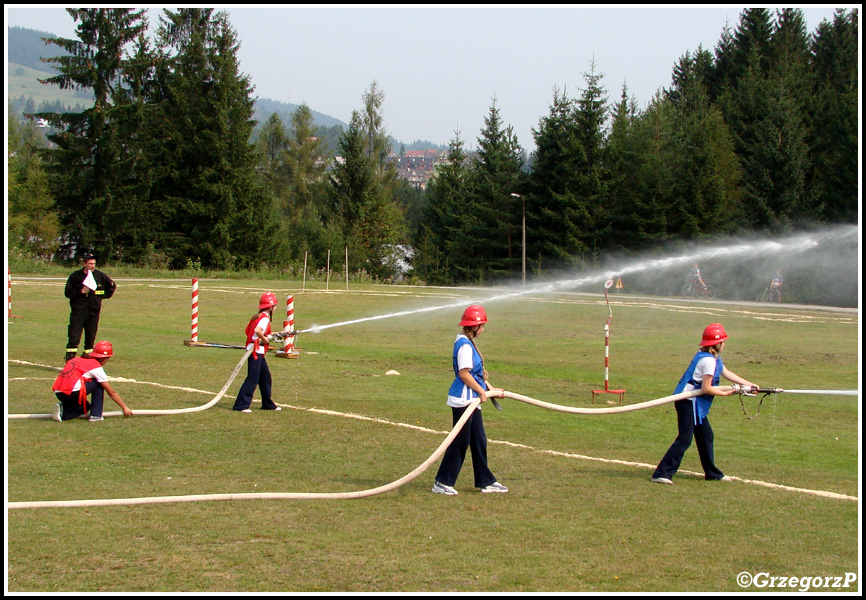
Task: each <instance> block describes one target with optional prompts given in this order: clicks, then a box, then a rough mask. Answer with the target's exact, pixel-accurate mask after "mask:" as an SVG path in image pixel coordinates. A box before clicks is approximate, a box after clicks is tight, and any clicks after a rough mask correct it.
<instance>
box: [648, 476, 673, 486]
mask: <svg viewBox="0 0 866 600" xmlns="http://www.w3.org/2000/svg"><path fill="white" fill-rule="evenodd" d="M650 481H652V482H653V483H664V484H665V485H673V484H674V482H673V481H671V480H670V479H668V478H667V477H653V478H652V479H651V480H650Z"/></svg>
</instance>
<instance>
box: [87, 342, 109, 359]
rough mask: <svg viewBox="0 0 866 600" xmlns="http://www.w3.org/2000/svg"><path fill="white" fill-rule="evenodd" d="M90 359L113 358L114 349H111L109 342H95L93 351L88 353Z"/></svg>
mask: <svg viewBox="0 0 866 600" xmlns="http://www.w3.org/2000/svg"><path fill="white" fill-rule="evenodd" d="M89 356H90V357H91V358H109V357H111V356H114V349H113V348H112V347H111V342H96V345H95V346H94V347H93V350H91V351H90V354H89Z"/></svg>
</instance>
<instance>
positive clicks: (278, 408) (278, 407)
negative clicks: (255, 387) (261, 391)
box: [262, 406, 283, 410]
mask: <svg viewBox="0 0 866 600" xmlns="http://www.w3.org/2000/svg"><path fill="white" fill-rule="evenodd" d="M262 410H283V407H282V406H277V407H276V408H263V409H262Z"/></svg>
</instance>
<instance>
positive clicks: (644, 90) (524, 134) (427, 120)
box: [6, 5, 834, 150]
mask: <svg viewBox="0 0 866 600" xmlns="http://www.w3.org/2000/svg"><path fill="white" fill-rule="evenodd" d="M217 8H219V9H225V10H227V11H228V13H229V15H230V17H229V20H230V22H231V24H232V26H233V27H234V28H235V30H236V31H237V33H238V37H239V39H240V42H241V47H240V51H239V58H240V63H241V70H242V71H243V72H244V73H246V74H248V75H249V76H250V78H251V80H252V83H253V85H254V86H255V95H257V96H258V97H261V98H271V99H273V100H280V101H283V102H292V103H295V104H300V103H302V102H305V103H306V104H307V105H308V106H309V107H310V108H311V109H312V110H315V111H318V112H321V113H324V114H327V115H330V116H333V117H336V118H338V119H340V120H342V121H344V122H348V121H349V119H350V117H351V113H352V110H355V109H361V108H362V95H363V94H364V92H365V90H367V89H368V88H369V87H370V84H371V83H372V82H373V81H376V82H377V83H378V85H379V88H380V89H381V90H382V91H383V92H384V93H385V103H384V108H383V113H384V119H385V124H386V129H387V131H388V133H389V134H391V135H393V136H394V137H395V138H396V139H397V140H399V141H401V142H404V143H406V144H409V143H411V142H412V141H414V140H416V139H422V140H429V141H431V142H434V143H437V144H447V143H448V142H449V141H450V140H451V139H452V138H453V137H454V134H455V131H458V130H459V131H460V136H461V138H462V139H463V140H464V141H465V143H466V146H467V147H468V148H474V147H476V146H477V142H476V140H477V138H478V136H479V133H480V131H481V130H482V129H483V128H484V118H485V117H486V116H487V114H488V113H489V109H490V106H491V104H492V102H493V98H494V97H495V98H496V102H497V106H498V107H499V110H500V115H501V117H502V119H503V122H504V123H505V125H511V126H513V127H514V132H515V133H516V134H517V137H518V140H519V141H520V144H521V145H522V146H523V147H524V148H527V149H528V150H532V149H533V148H534V146H535V144H534V140H533V137H532V128H533V127H537V126H538V122H539V119H540V118H541V117H543V116H545V115H547V114H548V111H549V107H550V104H551V102H552V99H553V90H554V88H559V89H560V90H562V89H565V90H566V91H567V92H568V95H569V96H571V97H577V96H579V94H580V91H581V89H582V88H583V87H584V86H585V80H584V73H586V72H588V71H589V70H590V67H591V62H592V61H593V60H594V61H595V68H596V72H600V73H602V74H603V75H604V79H603V80H602V83H603V85H604V87H605V88H606V90H607V94H608V98H609V99H610V100H611V101H612V102H615V101H617V100H619V98H620V96H621V93H622V87H623V84H625V85H626V86H627V87H628V94H629V96H630V97H634V98H635V99H636V100H637V102H638V105H639V106H640V107H641V108H643V107H645V106H646V104H647V102H648V101H649V100H650V99H651V98H652V96H653V95H654V94H655V93H656V92H657V91H659V89H660V88H662V87H667V86H669V85H670V79H671V71H672V68H673V66H674V64H675V63H676V62H677V60H678V59H679V58H680V57H681V56H682V55H684V54H685V52H686V51H691V52H694V51H695V50H696V49H697V48H698V47H699V46H703V47H704V48H705V49H708V50H710V51H712V50H713V49H714V48H715V45H716V43H717V42H718V40H719V37H720V35H721V32H722V30H723V28H724V27H725V24H726V23H727V24H729V25H730V26H731V27H734V26H736V24H737V22H738V21H739V16H740V13H741V12H742V10H743V8H744V7H740V6H726V5H715V6H709V7H704V6H700V7H680V6H677V7H673V6H663V5H660V6H655V7H633V6H620V5H607V6H601V5H599V6H594V7H593V6H590V7H586V6H572V7H569V6H567V5H566V6H563V5H556V6H547V5H535V6H528V5H508V6H478V5H469V6H459V7H458V6H445V7H418V6H405V5H398V6H388V7H382V6H376V5H371V6H367V7H358V6H335V5H330V6H316V5H301V6H291V5H288V6H283V7H275V6H272V5H271V6H255V5H251V6H243V7H217ZM802 9H803V12H804V15H805V17H806V24H807V27H808V30H809V32H810V33H811V32H813V31H814V30H815V28H816V27H817V25H818V24H819V23H820V22H821V21H822V20H824V19H828V20H829V19H832V16H833V12H834V8H832V7H827V6H812V7H808V6H804V7H802ZM160 12H161V11H160V8H159V7H150V8H149V15H150V17H151V20H152V21H155V20H156V19H157V17H158V15H159V13H160ZM6 24H7V26H19V27H26V28H29V29H37V30H40V31H45V32H47V33H52V34H55V35H58V36H61V37H75V23H74V21H73V20H72V18H71V17H69V15H68V14H67V13H66V11H65V10H64V9H63V8H61V7H45V6H44V5H41V6H38V7H37V6H28V5H6Z"/></svg>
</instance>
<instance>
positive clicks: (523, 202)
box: [511, 194, 526, 287]
mask: <svg viewBox="0 0 866 600" xmlns="http://www.w3.org/2000/svg"><path fill="white" fill-rule="evenodd" d="M511 197H512V198H520V202H521V204H523V287H526V200H524V199H523V196H521V195H520V194H511Z"/></svg>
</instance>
